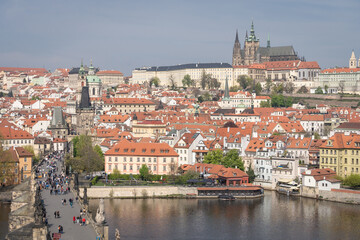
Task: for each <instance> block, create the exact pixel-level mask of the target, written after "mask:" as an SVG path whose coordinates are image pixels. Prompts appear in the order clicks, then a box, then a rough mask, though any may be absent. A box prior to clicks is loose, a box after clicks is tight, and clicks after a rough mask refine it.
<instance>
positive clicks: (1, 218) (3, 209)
mask: <svg viewBox="0 0 360 240" xmlns="http://www.w3.org/2000/svg"><path fill="white" fill-rule="evenodd" d="M9 212H10V203H4V202H0V239H5V236H6V234H7V233H8V226H9V225H8V220H9Z"/></svg>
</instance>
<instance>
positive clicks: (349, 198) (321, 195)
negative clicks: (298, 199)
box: [301, 186, 360, 204]
mask: <svg viewBox="0 0 360 240" xmlns="http://www.w3.org/2000/svg"><path fill="white" fill-rule="evenodd" d="M301 196H302V197H310V198H315V199H322V200H327V201H332V202H341V203H352V204H360V191H354V190H348V189H332V190H331V191H326V190H319V189H318V188H314V187H305V186H302V188H301Z"/></svg>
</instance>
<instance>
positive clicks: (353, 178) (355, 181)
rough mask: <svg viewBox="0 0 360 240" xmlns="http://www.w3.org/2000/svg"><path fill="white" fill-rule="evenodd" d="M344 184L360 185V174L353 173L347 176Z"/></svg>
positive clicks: (350, 185)
mask: <svg viewBox="0 0 360 240" xmlns="http://www.w3.org/2000/svg"><path fill="white" fill-rule="evenodd" d="M343 184H344V185H346V186H349V187H352V188H356V187H360V175H359V174H351V175H350V176H347V177H345V179H344V181H343Z"/></svg>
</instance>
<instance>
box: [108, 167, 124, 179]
mask: <svg viewBox="0 0 360 240" xmlns="http://www.w3.org/2000/svg"><path fill="white" fill-rule="evenodd" d="M120 178H121V173H120V171H119V170H118V169H114V170H113V171H112V173H111V174H110V176H109V179H111V180H116V179H120Z"/></svg>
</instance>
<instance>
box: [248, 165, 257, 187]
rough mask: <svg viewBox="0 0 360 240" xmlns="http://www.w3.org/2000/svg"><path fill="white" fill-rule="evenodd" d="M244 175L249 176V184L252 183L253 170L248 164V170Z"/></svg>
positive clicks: (253, 178)
mask: <svg viewBox="0 0 360 240" xmlns="http://www.w3.org/2000/svg"><path fill="white" fill-rule="evenodd" d="M246 174H247V175H248V176H249V182H251V183H252V182H254V180H255V178H256V175H255V172H254V169H253V168H252V167H251V163H250V166H249V169H248V170H247V171H246Z"/></svg>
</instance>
